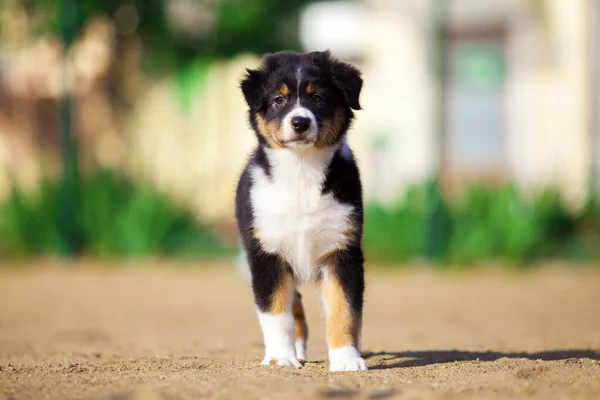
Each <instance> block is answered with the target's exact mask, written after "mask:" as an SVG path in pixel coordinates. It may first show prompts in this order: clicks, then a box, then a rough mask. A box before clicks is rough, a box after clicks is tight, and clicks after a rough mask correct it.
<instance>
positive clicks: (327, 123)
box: [316, 107, 346, 149]
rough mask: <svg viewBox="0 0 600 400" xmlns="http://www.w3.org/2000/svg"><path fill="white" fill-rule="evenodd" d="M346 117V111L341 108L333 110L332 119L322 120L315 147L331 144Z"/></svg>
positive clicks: (338, 133) (320, 147)
mask: <svg viewBox="0 0 600 400" xmlns="http://www.w3.org/2000/svg"><path fill="white" fill-rule="evenodd" d="M345 118H346V113H345V111H344V109H343V108H341V107H340V108H338V109H337V110H335V114H334V116H333V119H331V120H324V121H323V124H322V127H321V129H320V132H319V140H318V141H317V144H316V147H317V148H319V149H322V148H325V147H327V146H331V145H332V144H333V143H335V141H336V139H337V138H338V136H339V135H340V130H341V129H342V124H343V122H344V119H345Z"/></svg>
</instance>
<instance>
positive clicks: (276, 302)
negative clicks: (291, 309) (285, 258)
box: [270, 273, 293, 315]
mask: <svg viewBox="0 0 600 400" xmlns="http://www.w3.org/2000/svg"><path fill="white" fill-rule="evenodd" d="M292 285H293V279H292V276H291V274H288V273H286V274H285V275H284V277H283V278H282V279H281V282H280V283H279V286H278V287H277V289H275V292H274V293H273V295H272V297H271V310H270V311H271V313H273V314H275V315H277V314H282V313H284V312H286V310H287V308H288V305H289V304H290V296H291V295H292Z"/></svg>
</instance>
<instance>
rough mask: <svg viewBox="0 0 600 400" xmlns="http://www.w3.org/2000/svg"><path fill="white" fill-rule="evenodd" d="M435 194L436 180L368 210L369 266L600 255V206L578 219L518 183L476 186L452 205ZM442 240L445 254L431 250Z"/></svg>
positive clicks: (553, 198)
mask: <svg viewBox="0 0 600 400" xmlns="http://www.w3.org/2000/svg"><path fill="white" fill-rule="evenodd" d="M435 188H436V186H435V185H433V186H432V183H430V182H427V183H425V184H422V185H416V186H414V187H412V188H410V189H409V190H408V191H407V194H406V197H405V199H404V200H403V201H402V202H400V203H398V204H396V205H395V206H394V207H391V208H384V207H382V206H380V205H377V204H371V205H369V206H368V207H367V208H366V213H365V216H366V217H365V236H364V243H365V250H366V253H367V257H368V259H369V260H370V261H374V262H401V261H406V260H408V259H411V258H415V257H427V258H431V259H435V260H438V261H442V262H443V263H451V264H461V265H467V264H474V263H477V262H479V261H482V260H486V259H490V258H493V259H500V260H504V261H507V262H511V263H515V262H516V263H522V262H526V261H530V260H533V259H536V258H542V257H545V258H550V257H560V258H590V257H595V256H600V252H599V251H598V250H596V249H597V248H598V244H600V207H598V204H597V201H596V200H595V199H591V200H590V203H589V204H588V206H587V207H585V209H584V210H583V211H581V212H580V213H578V214H572V213H569V212H568V211H567V210H566V208H565V207H564V205H563V202H562V200H561V198H560V194H559V193H558V192H557V191H556V190H547V191H544V192H542V193H540V194H538V195H536V196H533V197H527V196H525V195H524V194H523V193H521V192H520V191H519V190H518V189H517V188H516V187H515V186H513V185H505V186H501V187H496V188H491V187H485V186H480V185H474V186H471V187H469V188H468V189H467V190H466V191H465V193H464V194H463V196H462V197H461V198H460V199H458V201H455V202H449V201H447V200H445V199H444V198H443V197H441V195H440V192H439V191H438V190H436V189H435ZM432 189H433V190H432ZM427 193H429V195H427ZM436 209H437V211H436ZM436 214H438V216H437V217H436V218H431V216H433V215H436ZM436 242H437V243H438V245H437V248H438V249H439V252H432V251H430V246H431V243H436Z"/></svg>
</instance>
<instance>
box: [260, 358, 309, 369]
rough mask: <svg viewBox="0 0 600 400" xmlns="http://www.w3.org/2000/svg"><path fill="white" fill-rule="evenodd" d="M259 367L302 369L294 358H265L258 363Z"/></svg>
mask: <svg viewBox="0 0 600 400" xmlns="http://www.w3.org/2000/svg"><path fill="white" fill-rule="evenodd" d="M260 364H261V365H278V366H280V367H288V368H302V364H300V361H298V360H297V359H296V358H292V357H271V356H266V357H265V358H264V360H262V362H261V363H260Z"/></svg>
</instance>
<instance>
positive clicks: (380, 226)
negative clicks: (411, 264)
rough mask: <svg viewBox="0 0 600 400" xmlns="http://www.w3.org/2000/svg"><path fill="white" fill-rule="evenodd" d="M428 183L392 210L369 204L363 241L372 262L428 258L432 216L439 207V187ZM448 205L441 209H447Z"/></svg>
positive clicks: (408, 192) (414, 189) (414, 190)
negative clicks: (417, 257) (416, 257)
mask: <svg viewBox="0 0 600 400" xmlns="http://www.w3.org/2000/svg"><path fill="white" fill-rule="evenodd" d="M432 185H433V183H431V182H427V183H426V184H424V185H416V186H412V187H410V188H408V190H407V191H406V195H405V197H404V201H403V202H402V203H399V204H396V205H394V206H393V207H391V208H386V207H384V206H381V205H379V204H369V205H367V207H366V210H365V216H366V223H365V230H364V241H365V244H366V253H367V257H368V258H369V259H373V260H377V261H379V262H390V263H391V262H402V261H406V260H407V259H408V258H410V257H413V256H425V255H426V253H427V250H428V248H429V245H430V242H429V239H430V238H431V236H430V226H431V225H430V224H431V220H432V219H431V217H432V215H431V213H432V211H435V210H436V207H437V206H439V204H438V203H439V202H440V200H441V201H442V203H443V199H441V197H440V196H438V191H437V187H434V186H432ZM445 208H446V206H445V203H444V204H443V206H442V209H443V210H445Z"/></svg>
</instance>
